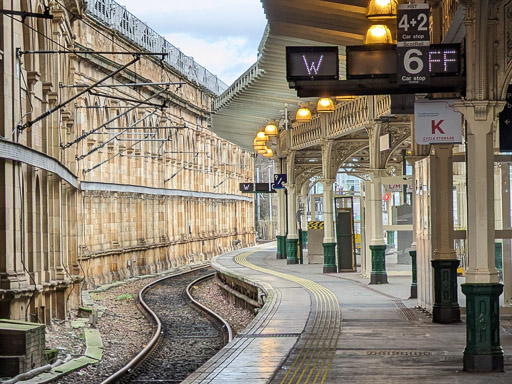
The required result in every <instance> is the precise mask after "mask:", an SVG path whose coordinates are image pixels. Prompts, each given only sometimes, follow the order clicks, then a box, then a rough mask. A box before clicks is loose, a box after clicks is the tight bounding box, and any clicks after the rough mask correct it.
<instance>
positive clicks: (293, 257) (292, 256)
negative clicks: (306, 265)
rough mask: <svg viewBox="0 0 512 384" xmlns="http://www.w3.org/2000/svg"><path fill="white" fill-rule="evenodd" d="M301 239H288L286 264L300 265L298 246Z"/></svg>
mask: <svg viewBox="0 0 512 384" xmlns="http://www.w3.org/2000/svg"><path fill="white" fill-rule="evenodd" d="M298 244H299V239H286V264H299V259H298V258H297V246H298Z"/></svg>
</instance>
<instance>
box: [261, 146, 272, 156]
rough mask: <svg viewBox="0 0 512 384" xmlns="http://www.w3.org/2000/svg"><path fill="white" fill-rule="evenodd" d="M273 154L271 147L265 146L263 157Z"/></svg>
mask: <svg viewBox="0 0 512 384" xmlns="http://www.w3.org/2000/svg"><path fill="white" fill-rule="evenodd" d="M272 156H274V151H273V150H272V149H271V148H267V151H266V152H265V153H264V154H263V157H272Z"/></svg>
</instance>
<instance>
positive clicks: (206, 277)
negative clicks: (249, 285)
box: [186, 272, 233, 343]
mask: <svg viewBox="0 0 512 384" xmlns="http://www.w3.org/2000/svg"><path fill="white" fill-rule="evenodd" d="M216 274H217V272H213V273H210V274H209V275H205V276H201V277H200V278H198V279H197V280H194V281H193V282H191V283H190V284H189V285H188V286H187V289H186V292H187V296H188V298H189V299H190V301H191V302H192V304H194V305H195V306H197V307H199V309H201V311H204V312H206V313H208V314H209V315H210V316H212V317H213V318H215V319H216V320H218V321H219V322H220V323H222V325H223V326H224V327H225V328H226V331H227V333H228V343H229V342H230V341H231V340H233V330H232V329H231V326H230V325H229V323H228V322H227V321H226V320H224V318H222V317H221V316H220V315H219V314H217V313H215V312H214V311H212V310H211V309H209V308H207V307H205V306H204V305H203V304H201V303H200V302H199V301H197V300H196V299H194V298H193V297H192V294H191V293H190V288H192V287H193V286H194V285H196V284H198V283H200V282H202V281H203V280H206V279H210V278H212V277H213V276H215V275H216Z"/></svg>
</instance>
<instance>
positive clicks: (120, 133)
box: [76, 111, 156, 160]
mask: <svg viewBox="0 0 512 384" xmlns="http://www.w3.org/2000/svg"><path fill="white" fill-rule="evenodd" d="M155 112H156V111H152V112H151V113H148V114H147V115H145V116H143V117H142V118H140V119H139V120H137V121H136V122H134V123H133V125H135V124H139V123H140V122H142V121H144V120H146V119H147V118H148V117H150V116H152V115H154V114H155ZM127 131H128V129H124V130H122V131H121V132H119V133H118V134H117V135H114V136H113V137H111V138H110V139H108V140H107V141H105V142H103V143H101V144H100V145H98V146H97V147H94V148H93V149H91V150H90V151H89V152H87V153H85V154H83V155H81V156H77V157H76V159H77V160H83V159H85V158H86V157H87V156H89V155H91V154H93V153H94V152H96V151H98V150H99V149H101V148H103V147H104V146H105V145H107V144H108V143H110V142H111V141H113V140H115V139H117V138H118V137H119V136H121V135H122V134H123V133H125V132H127Z"/></svg>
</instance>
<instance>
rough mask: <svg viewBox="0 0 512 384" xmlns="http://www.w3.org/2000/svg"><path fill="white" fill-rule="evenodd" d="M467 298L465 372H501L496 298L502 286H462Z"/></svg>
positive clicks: (497, 301)
mask: <svg viewBox="0 0 512 384" xmlns="http://www.w3.org/2000/svg"><path fill="white" fill-rule="evenodd" d="M462 292H463V293H464V294H465V295H466V348H465V349H464V371H469V372H503V368H504V361H503V360H504V359H503V349H502V348H501V345H500V308H499V297H500V295H501V293H502V292H503V284H499V283H489V284H469V283H466V284H462Z"/></svg>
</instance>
